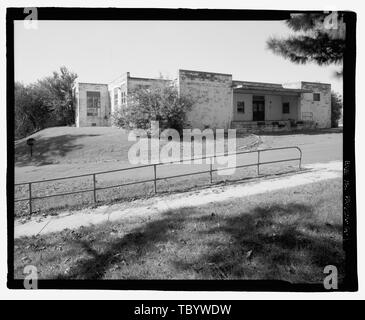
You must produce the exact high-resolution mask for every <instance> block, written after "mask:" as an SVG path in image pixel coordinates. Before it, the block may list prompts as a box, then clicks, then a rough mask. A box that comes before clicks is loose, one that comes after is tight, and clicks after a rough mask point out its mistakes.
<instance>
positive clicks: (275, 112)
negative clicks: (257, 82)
mask: <svg viewBox="0 0 365 320" xmlns="http://www.w3.org/2000/svg"><path fill="white" fill-rule="evenodd" d="M253 95H261V96H265V120H266V121H270V120H288V119H298V97H296V96H286V95H285V96H282V95H277V94H276V95H273V94H271V95H270V94H263V93H262V92H259V91H257V92H256V91H252V92H250V93H234V94H233V120H234V121H252V119H253V112H252V98H253ZM237 101H244V102H245V113H244V114H243V113H237ZM283 102H289V103H290V109H289V111H290V113H283V105H282V103H283Z"/></svg>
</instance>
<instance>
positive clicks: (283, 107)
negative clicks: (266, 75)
mask: <svg viewBox="0 0 365 320" xmlns="http://www.w3.org/2000/svg"><path fill="white" fill-rule="evenodd" d="M286 107H287V109H286ZM282 113H283V114H290V102H288V101H286V102H283V103H282Z"/></svg>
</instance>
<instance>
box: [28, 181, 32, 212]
mask: <svg viewBox="0 0 365 320" xmlns="http://www.w3.org/2000/svg"><path fill="white" fill-rule="evenodd" d="M28 191H29V215H30V216H31V215H32V183H31V182H29V185H28Z"/></svg>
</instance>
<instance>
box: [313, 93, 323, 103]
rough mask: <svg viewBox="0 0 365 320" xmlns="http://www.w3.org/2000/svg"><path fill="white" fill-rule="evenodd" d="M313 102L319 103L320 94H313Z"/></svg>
mask: <svg viewBox="0 0 365 320" xmlns="http://www.w3.org/2000/svg"><path fill="white" fill-rule="evenodd" d="M313 101H321V94H320V93H313Z"/></svg>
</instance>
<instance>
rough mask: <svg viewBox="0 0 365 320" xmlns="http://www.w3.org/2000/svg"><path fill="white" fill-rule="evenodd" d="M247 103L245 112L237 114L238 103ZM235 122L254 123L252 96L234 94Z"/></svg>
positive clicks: (248, 94)
mask: <svg viewBox="0 0 365 320" xmlns="http://www.w3.org/2000/svg"><path fill="white" fill-rule="evenodd" d="M238 101H243V102H244V103H245V112H244V113H241V112H239V113H238V112H237V102H238ZM233 120H234V121H252V94H250V93H234V94H233Z"/></svg>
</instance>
